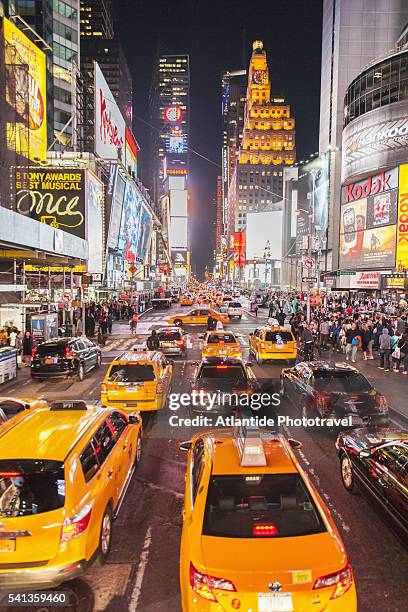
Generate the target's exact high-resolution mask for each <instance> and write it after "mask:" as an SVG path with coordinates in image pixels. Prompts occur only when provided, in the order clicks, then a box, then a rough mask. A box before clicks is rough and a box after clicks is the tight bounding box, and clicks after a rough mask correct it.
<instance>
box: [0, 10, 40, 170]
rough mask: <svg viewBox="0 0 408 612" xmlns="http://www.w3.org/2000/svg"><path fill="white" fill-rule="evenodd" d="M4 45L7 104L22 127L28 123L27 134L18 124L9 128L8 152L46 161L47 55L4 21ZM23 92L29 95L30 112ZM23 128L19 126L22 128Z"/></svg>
mask: <svg viewBox="0 0 408 612" xmlns="http://www.w3.org/2000/svg"><path fill="white" fill-rule="evenodd" d="M3 32H4V42H5V58H4V61H5V71H6V92H5V93H6V100H7V102H8V103H9V104H10V105H11V106H12V107H13V109H14V110H15V111H16V112H17V115H20V117H21V122H22V124H23V125H25V124H26V123H27V119H28V126H29V130H28V142H26V134H27V132H26V131H25V130H24V129H19V126H18V120H17V121H16V122H15V123H10V124H8V125H7V139H8V146H9V148H11V149H13V150H15V151H16V152H17V153H20V154H22V155H27V156H28V158H29V159H31V160H33V161H43V160H45V159H46V154H47V87H46V85H47V82H46V62H45V53H44V52H43V51H41V49H39V48H38V47H37V46H36V45H35V44H34V43H32V42H31V40H30V39H29V38H28V37H27V36H26V35H25V34H23V32H22V31H21V30H19V29H18V28H17V27H16V26H15V25H14V23H12V22H11V21H9V20H8V19H6V18H5V17H4V18H3ZM22 91H24V92H25V91H27V92H28V109H27V108H26V101H25V100H24V96H22V95H20V94H21V92H22ZM27 115H28V117H27ZM21 127H22V126H20V128H21Z"/></svg>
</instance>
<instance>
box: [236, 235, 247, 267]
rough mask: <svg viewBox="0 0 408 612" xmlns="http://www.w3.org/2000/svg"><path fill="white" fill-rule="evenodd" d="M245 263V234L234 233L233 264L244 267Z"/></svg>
mask: <svg viewBox="0 0 408 612" xmlns="http://www.w3.org/2000/svg"><path fill="white" fill-rule="evenodd" d="M245 261H246V234H245V232H235V233H234V264H235V265H236V266H239V267H242V266H245Z"/></svg>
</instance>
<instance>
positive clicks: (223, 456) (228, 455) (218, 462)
mask: <svg viewBox="0 0 408 612" xmlns="http://www.w3.org/2000/svg"><path fill="white" fill-rule="evenodd" d="M218 433H221V432H209V433H206V434H204V435H205V436H206V437H207V438H209V439H210V440H212V442H213V444H212V453H211V455H212V473H213V474H214V475H223V474H225V475H227V474H255V473H257V474H259V473H262V474H297V473H298V470H297V468H296V465H295V464H294V462H293V460H292V457H291V454H290V452H289V451H288V450H287V448H286V447H285V444H284V443H283V442H282V439H281V437H279V436H274V435H272V434H266V433H264V434H261V435H262V440H263V447H264V453H265V458H266V462H267V465H266V466H262V467H259V466H254V467H243V466H241V464H240V459H239V455H238V449H237V445H236V441H235V439H234V432H233V430H223V431H222V434H221V435H217V434H218Z"/></svg>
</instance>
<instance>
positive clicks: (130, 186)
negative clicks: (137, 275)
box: [119, 181, 142, 263]
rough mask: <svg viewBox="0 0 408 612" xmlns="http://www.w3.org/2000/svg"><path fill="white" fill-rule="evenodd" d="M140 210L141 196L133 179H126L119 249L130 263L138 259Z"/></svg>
mask: <svg viewBox="0 0 408 612" xmlns="http://www.w3.org/2000/svg"><path fill="white" fill-rule="evenodd" d="M141 212H142V196H141V195H140V193H139V191H138V190H137V189H136V185H135V184H134V183H133V181H127V183H126V188H125V195H124V200H123V211H122V222H121V228H120V235H119V249H120V250H121V251H122V252H123V257H124V259H125V260H126V261H128V262H132V263H133V262H135V261H136V260H137V259H138V255H137V246H138V240H139V228H140V215H141Z"/></svg>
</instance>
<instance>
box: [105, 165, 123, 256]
mask: <svg viewBox="0 0 408 612" xmlns="http://www.w3.org/2000/svg"><path fill="white" fill-rule="evenodd" d="M125 187H126V180H125V179H124V178H123V176H122V174H121V173H120V172H119V171H118V170H117V172H116V177H115V182H114V185H113V188H112V195H111V198H112V204H111V208H110V215H109V230H108V239H107V247H108V248H109V249H117V248H118V243H119V232H120V223H121V220H122V208H123V198H124V195H125Z"/></svg>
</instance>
